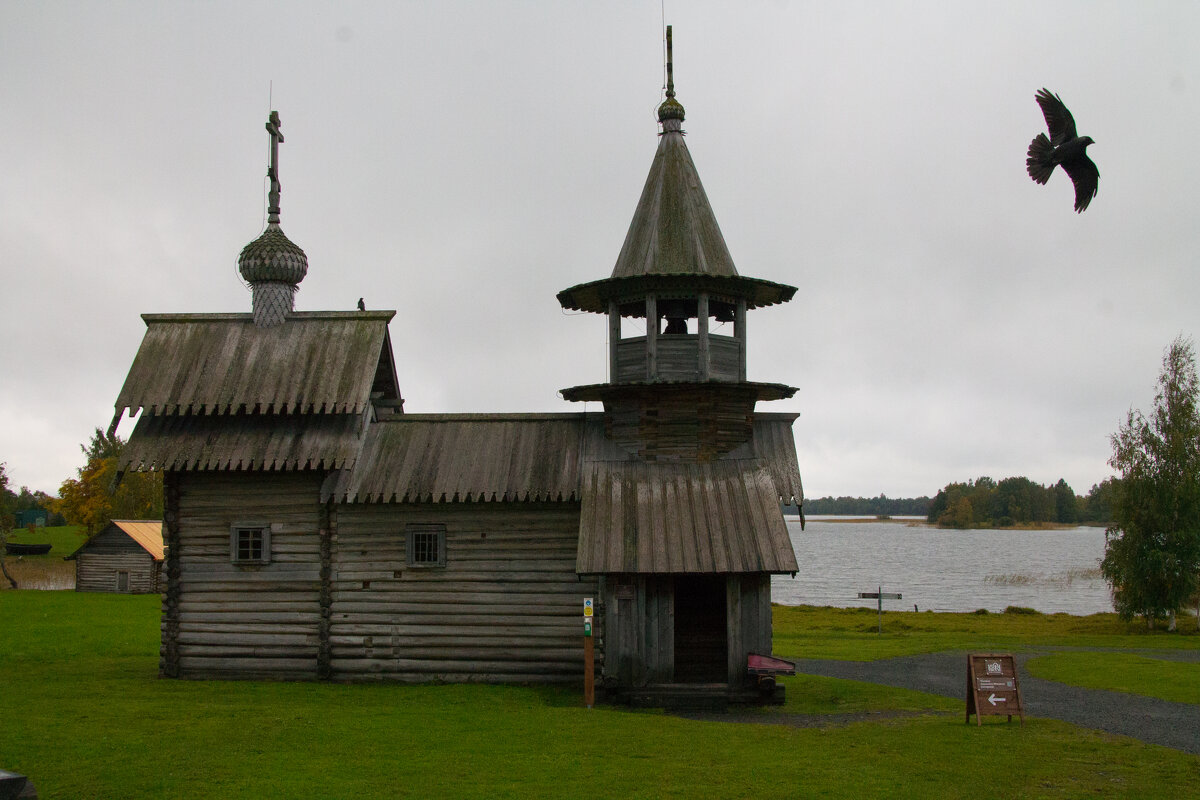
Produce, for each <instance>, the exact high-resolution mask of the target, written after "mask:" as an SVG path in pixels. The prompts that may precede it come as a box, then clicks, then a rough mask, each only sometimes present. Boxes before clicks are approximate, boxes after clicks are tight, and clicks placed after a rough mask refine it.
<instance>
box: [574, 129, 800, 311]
mask: <svg viewBox="0 0 1200 800" xmlns="http://www.w3.org/2000/svg"><path fill="white" fill-rule="evenodd" d="M679 108H680V118H679V121H682V107H679ZM679 121H675V120H671V121H670V122H668V123H667V124H664V126H663V132H662V135H661V136H660V137H659V140H658V149H657V151H655V154H654V160H653V161H652V162H651V164H650V173H649V175H647V176H646V183H645V185H644V186H643V187H642V194H641V197H640V198H639V199H638V204H637V208H636V209H635V210H634V212H633V220H632V221H631V222H630V223H629V230H628V231H627V232H626V234H625V242H624V244H623V245H622V246H621V253H620V255H618V256H617V263H616V265H615V266H614V267H613V271H612V275H611V276H610V277H608V278H606V279H604V280H598V281H591V282H589V283H581V284H579V285H577V286H572V287H571V288H569V289H564V290H563V291H561V292H559V293H558V302H559V303H560V304H561V305H562V306H563V308H567V309H572V310H576V311H591V312H594V313H600V314H603V313H607V311H608V302H609V301H610V300H615V301H617V302H619V303H620V302H625V301H628V300H629V299H630V298H632V297H637V296H645V295H647V294H650V293H665V294H669V293H670V292H673V291H674V292H678V291H680V290H683V289H686V290H688V291H691V292H708V293H711V294H713V295H717V296H723V297H728V298H740V299H743V300H745V301H746V304H747V307H748V308H759V307H762V306H769V305H773V304H775V303H785V302H787V301H788V300H791V299H792V297H793V296H794V295H795V293H796V287H794V286H788V285H786V284H781V283H773V282H771V281H765V280H760V279H758V278H749V277H744V276H742V275H739V274H738V271H737V268H736V267H734V265H733V256H731V255H730V253H729V247H728V246H727V245H726V244H725V237H724V236H723V235H722V233H721V227H720V225H718V224H717V216H716V214H714V213H713V209H712V205H711V204H710V203H709V201H708V194H707V193H706V192H705V191H704V185H703V184H702V183H701V182H700V174H699V172H697V170H696V164H695V163H694V162H693V161H692V155H691V153H690V152H689V151H688V147H687V143H686V142H685V141H684V132H683V130H681V129H680V127H679ZM672 122H673V123H674V124H671V123H672ZM622 313H625V312H622Z"/></svg>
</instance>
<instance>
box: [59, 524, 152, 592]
mask: <svg viewBox="0 0 1200 800" xmlns="http://www.w3.org/2000/svg"><path fill="white" fill-rule="evenodd" d="M119 572H124V573H126V584H125V586H124V588H121V586H120V584H119V583H118V580H119V579H118V576H117V573H119ZM158 590H159V586H158V565H157V563H156V562H155V561H154V558H153V557H152V556H151V555H150V554H149V553H147V552H146V551H145V549H143V548H142V547H141V545H139V544H138V543H137V542H135V541H134V540H133V539H131V538H129V536H128V535H126V534H125V533H124V532H123V531H121V530H119V529H117V528H115V527H110V528H109V529H108V530H105V531H102V532H101V533H99V534H98V535H97V536H96V537H94V538H93V539H91V540H90V541H89V542H88V543H87V545H86V546H85V547H83V548H80V552H79V553H78V554H77V555H76V557H75V591H77V592H120V593H122V594H153V593H154V592H157V591H158Z"/></svg>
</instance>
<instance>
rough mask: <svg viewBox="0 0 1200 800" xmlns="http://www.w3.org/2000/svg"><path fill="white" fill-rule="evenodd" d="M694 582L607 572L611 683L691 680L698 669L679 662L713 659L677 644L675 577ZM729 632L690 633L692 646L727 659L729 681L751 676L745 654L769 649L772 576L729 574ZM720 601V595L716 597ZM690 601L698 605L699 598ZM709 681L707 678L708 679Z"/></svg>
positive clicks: (606, 629)
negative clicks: (709, 636)
mask: <svg viewBox="0 0 1200 800" xmlns="http://www.w3.org/2000/svg"><path fill="white" fill-rule="evenodd" d="M688 580H691V581H693V582H695V581H696V580H697V578H696V576H688V575H675V576H672V575H609V576H607V577H606V578H605V590H604V599H603V604H604V605H603V615H604V636H605V653H606V658H605V662H604V672H603V675H604V677H605V678H606V679H607V681H608V682H609V683H615V684H617V685H620V686H622V687H635V688H642V687H646V686H653V685H655V684H664V683H674V682H692V678H690V677H688V676H689V675H690V674H691V673H692V672H693V671H694V670H693V669H692V668H691V667H690V666H686V667H683V668H682V669H681V665H680V664H677V663H676V662H677V659H680V658H686V660H687V661H688V662H689V664H696V663H702V662H705V661H708V660H711V659H708V658H706V655H705V654H704V653H701V652H689V653H686V654H685V653H682V652H680V651H679V643H677V642H676V630H675V628H676V620H677V619H678V618H679V614H680V609H679V608H677V606H676V604H677V602H679V600H678V598H677V597H676V592H675V587H676V582H677V581H688ZM722 589H723V590H724V594H725V597H724V598H721V599H722V600H723V601H724V607H725V625H724V628H725V631H724V638H723V640H722V641H713V642H707V643H706V642H704V641H701V640H700V639H699V638H698V637H696V636H695V635H691V636H690V639H692V641H689V642H688V643H687V646H688V647H691V648H693V650H694V649H695V648H697V647H707V648H710V649H712V650H713V651H714V652H716V653H717V654H722V651H723V654H724V655H725V657H726V659H727V670H728V683H729V685H730V686H741V685H743V684H745V683H746V682H747V680H748V676H747V672H746V657H747V655H749V654H750V653H765V654H770V652H771V576H770V575H767V574H760V573H747V574H736V575H725V576H724V577H723V585H722V584H719V585H718V586H717V587H716V590H717V591H720V590H722ZM713 600H716V598H713ZM686 602H688V603H690V604H695V603H696V602H697V598H695V597H694V596H693V597H691V598H690V599H689V600H687V601H686ZM705 680H707V679H705Z"/></svg>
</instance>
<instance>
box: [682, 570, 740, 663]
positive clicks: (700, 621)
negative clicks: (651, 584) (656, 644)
mask: <svg viewBox="0 0 1200 800" xmlns="http://www.w3.org/2000/svg"><path fill="white" fill-rule="evenodd" d="M728 642H729V639H728V634H727V631H726V623H725V578H724V576H721V575H677V576H675V682H676V683H725V682H726V681H728V680H729V675H728V671H729V670H728V664H727V662H728V651H729V645H728Z"/></svg>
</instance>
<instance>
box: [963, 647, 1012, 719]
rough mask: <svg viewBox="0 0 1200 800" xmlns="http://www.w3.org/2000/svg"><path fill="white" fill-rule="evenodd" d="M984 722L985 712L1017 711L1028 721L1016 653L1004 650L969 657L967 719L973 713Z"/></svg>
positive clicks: (1007, 712)
mask: <svg viewBox="0 0 1200 800" xmlns="http://www.w3.org/2000/svg"><path fill="white" fill-rule="evenodd" d="M972 714H974V715H975V722H976V723H977V724H979V725H983V715H984V714H1006V715H1008V721H1009V722H1012V718H1013V714H1017V715H1019V716H1020V717H1021V724H1022V725H1024V724H1025V704H1024V703H1023V702H1022V701H1021V683H1020V681H1019V680H1018V679H1017V664H1016V661H1015V660H1014V659H1013V657H1012V655H1010V654H1007V653H1004V654H999V653H972V654H971V655H968V656H967V719H966V722H967V724H968V725H970V724H971V715H972Z"/></svg>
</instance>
